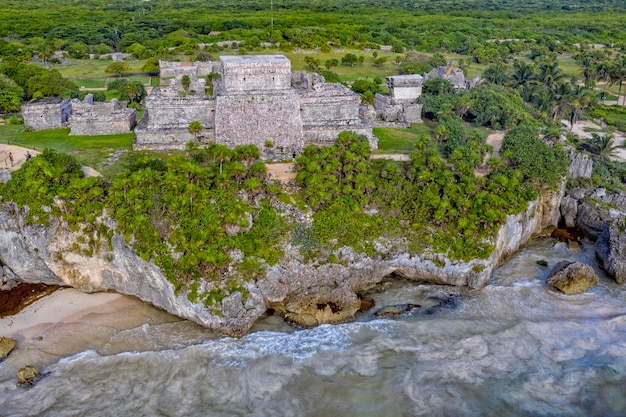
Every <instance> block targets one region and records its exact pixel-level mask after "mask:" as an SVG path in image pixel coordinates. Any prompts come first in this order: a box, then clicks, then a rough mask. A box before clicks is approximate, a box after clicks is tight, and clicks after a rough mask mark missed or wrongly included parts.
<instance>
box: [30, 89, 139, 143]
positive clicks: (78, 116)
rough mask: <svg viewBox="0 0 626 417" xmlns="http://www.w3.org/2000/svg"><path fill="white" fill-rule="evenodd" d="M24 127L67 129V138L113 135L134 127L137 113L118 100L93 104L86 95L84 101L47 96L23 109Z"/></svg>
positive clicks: (91, 98) (128, 130)
mask: <svg viewBox="0 0 626 417" xmlns="http://www.w3.org/2000/svg"><path fill="white" fill-rule="evenodd" d="M22 115H23V116H24V124H25V125H26V126H28V127H29V128H30V129H32V130H35V131H37V130H46V129H57V128H62V127H69V128H70V135H115V134H119V133H128V132H130V131H131V130H132V129H133V127H135V122H136V115H137V110H135V109H129V108H126V105H125V103H119V102H118V101H117V100H112V101H111V102H107V103H101V102H94V101H93V95H91V94H88V95H87V96H85V99H84V100H83V101H80V100H78V99H71V100H70V99H65V100H62V99H60V98H56V97H46V98H44V99H40V100H36V101H33V102H31V103H27V104H24V105H23V106H22Z"/></svg>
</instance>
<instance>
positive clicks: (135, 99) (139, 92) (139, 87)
mask: <svg viewBox="0 0 626 417" xmlns="http://www.w3.org/2000/svg"><path fill="white" fill-rule="evenodd" d="M119 92H120V99H122V100H126V101H129V102H131V103H139V102H140V101H141V100H143V99H144V97H146V89H145V87H144V86H143V84H142V83H141V81H138V80H131V81H129V82H127V83H125V85H124V86H123V87H122V88H121V89H120V90H119Z"/></svg>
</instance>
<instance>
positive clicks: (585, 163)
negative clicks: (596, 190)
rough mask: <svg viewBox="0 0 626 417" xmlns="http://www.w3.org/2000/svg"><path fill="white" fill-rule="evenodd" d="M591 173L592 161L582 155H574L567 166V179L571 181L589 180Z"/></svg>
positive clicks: (587, 156)
mask: <svg viewBox="0 0 626 417" xmlns="http://www.w3.org/2000/svg"><path fill="white" fill-rule="evenodd" d="M592 171H593V160H592V159H591V158H590V157H589V155H586V154H584V153H576V154H575V155H574V156H573V157H572V162H571V164H570V166H569V177H570V178H571V179H573V180H575V179H578V178H591V172H592Z"/></svg>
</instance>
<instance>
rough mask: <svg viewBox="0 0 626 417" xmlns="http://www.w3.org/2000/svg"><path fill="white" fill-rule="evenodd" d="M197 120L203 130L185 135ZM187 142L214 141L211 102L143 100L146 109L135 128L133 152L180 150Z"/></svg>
mask: <svg viewBox="0 0 626 417" xmlns="http://www.w3.org/2000/svg"><path fill="white" fill-rule="evenodd" d="M195 120H197V121H199V122H200V124H201V125H202V128H203V130H202V131H201V132H200V133H199V134H198V135H197V137H196V136H194V135H192V134H191V133H189V124H190V123H191V122H193V121H195ZM190 140H198V141H199V142H203V141H214V140H215V99H211V98H208V97H206V96H205V97H199V96H186V97H160V96H152V95H151V96H149V97H147V98H146V110H145V112H144V114H143V117H142V118H141V120H140V121H139V123H138V124H137V127H136V128H135V142H134V144H133V147H134V148H135V149H154V150H163V149H184V148H185V145H186V144H187V142H189V141H190Z"/></svg>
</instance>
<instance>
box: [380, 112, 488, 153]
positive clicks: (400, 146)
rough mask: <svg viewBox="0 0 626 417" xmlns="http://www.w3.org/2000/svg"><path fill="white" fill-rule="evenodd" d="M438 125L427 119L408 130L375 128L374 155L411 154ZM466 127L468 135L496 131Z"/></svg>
mask: <svg viewBox="0 0 626 417" xmlns="http://www.w3.org/2000/svg"><path fill="white" fill-rule="evenodd" d="M437 125H438V123H437V122H434V121H432V120H428V119H425V120H424V122H423V123H413V124H412V125H411V127H410V128H408V129H391V128H383V127H375V128H374V129H373V133H374V136H376V137H377V138H378V149H377V150H375V151H374V152H373V153H376V154H381V153H384V154H386V153H411V152H413V144H414V143H415V141H416V140H417V139H418V138H419V137H421V136H423V135H427V136H431V137H432V136H433V134H434V133H435V129H436V128H437ZM464 125H465V130H466V131H467V132H468V133H469V132H470V131H472V130H478V131H480V133H481V134H482V135H483V137H487V135H489V134H491V133H493V132H494V130H492V129H489V128H487V127H483V126H479V127H477V126H474V125H472V124H470V123H464Z"/></svg>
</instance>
